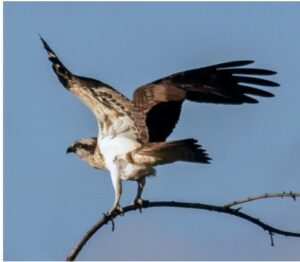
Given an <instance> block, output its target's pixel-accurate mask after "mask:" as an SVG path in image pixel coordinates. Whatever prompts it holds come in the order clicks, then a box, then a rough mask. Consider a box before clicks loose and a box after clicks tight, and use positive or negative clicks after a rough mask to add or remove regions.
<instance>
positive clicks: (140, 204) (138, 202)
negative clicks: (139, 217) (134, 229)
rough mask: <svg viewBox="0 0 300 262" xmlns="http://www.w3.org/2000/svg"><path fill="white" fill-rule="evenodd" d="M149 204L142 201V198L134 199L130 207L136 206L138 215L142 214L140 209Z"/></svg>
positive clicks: (146, 201)
mask: <svg viewBox="0 0 300 262" xmlns="http://www.w3.org/2000/svg"><path fill="white" fill-rule="evenodd" d="M147 203H149V201H148V200H143V199H142V198H136V199H135V200H134V201H133V202H132V205H134V206H136V207H137V208H138V209H139V211H140V213H142V208H143V207H144V206H145V204H147Z"/></svg>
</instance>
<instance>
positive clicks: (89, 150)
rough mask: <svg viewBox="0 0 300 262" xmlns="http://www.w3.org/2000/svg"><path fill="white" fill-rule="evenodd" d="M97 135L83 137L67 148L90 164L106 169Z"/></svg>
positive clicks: (69, 151) (68, 151)
mask: <svg viewBox="0 0 300 262" xmlns="http://www.w3.org/2000/svg"><path fill="white" fill-rule="evenodd" d="M97 145H98V144H97V138H96V137H86V138H81V139H78V140H76V141H75V142H73V143H72V144H71V145H70V146H69V147H68V148H67V154H68V153H75V154H76V155H77V156H78V157H79V158H80V159H81V160H83V161H85V162H87V163H88V164H89V165H90V166H92V167H94V168H99V169H106V168H105V165H104V161H103V156H102V155H101V153H100V151H99V148H98V146H97Z"/></svg>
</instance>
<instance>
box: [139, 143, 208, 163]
mask: <svg viewBox="0 0 300 262" xmlns="http://www.w3.org/2000/svg"><path fill="white" fill-rule="evenodd" d="M197 142H198V141H197V140H195V139H184V140H177V141H171V142H157V143H149V144H147V145H144V146H143V147H142V148H140V149H139V150H138V151H137V152H135V154H134V155H133V159H134V160H135V161H138V162H149V164H152V165H159V164H168V163H172V162H176V161H184V162H194V163H205V164H208V163H210V160H211V158H210V157H209V156H208V154H207V153H206V151H205V150H204V149H202V148H201V145H199V144H197Z"/></svg>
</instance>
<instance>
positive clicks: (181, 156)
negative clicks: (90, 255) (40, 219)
mask: <svg viewBox="0 0 300 262" xmlns="http://www.w3.org/2000/svg"><path fill="white" fill-rule="evenodd" d="M41 40H42V42H43V45H44V48H45V49H46V51H47V53H48V58H49V60H50V61H51V62H52V67H53V70H54V72H55V74H56V75H57V77H58V79H59V80H60V82H61V83H62V84H63V86H64V87H65V88H66V89H67V90H68V91H70V92H71V93H73V94H74V95H75V96H77V97H78V98H79V99H80V100H81V101H82V102H83V103H84V104H85V105H86V106H87V107H88V108H89V109H90V110H91V111H92V113H93V114H94V115H95V117H96V120H97V123H98V136H97V139H96V138H88V139H83V140H81V142H80V140H79V141H77V143H75V144H74V145H73V146H71V147H70V148H69V149H68V151H72V150H74V151H75V150H76V153H77V154H78V155H79V156H80V157H81V158H82V159H85V160H86V161H87V162H88V163H90V164H92V165H93V166H95V167H99V168H104V169H107V170H108V171H109V172H110V176H111V180H112V184H113V187H114V190H115V201H114V204H113V206H112V208H111V209H110V211H109V214H110V215H111V214H112V213H113V212H114V211H116V210H119V211H122V208H121V207H120V205H119V201H120V197H121V191H122V180H136V181H137V182H138V194H137V197H136V199H135V200H136V202H137V203H142V199H141V193H142V190H143V187H144V185H145V177H147V176H150V175H153V174H154V169H153V166H155V165H157V164H164V163H171V162H174V161H179V160H182V161H190V162H199V163H208V162H209V160H210V159H209V157H208V156H207V154H206V153H205V151H204V150H203V149H201V147H200V146H199V145H198V144H197V141H196V140H194V139H186V140H180V141H171V142H165V141H166V139H167V137H168V136H169V135H170V134H171V133H172V131H173V129H174V127H175V125H176V123H177V121H178V119H179V116H180V112H181V106H182V104H183V102H184V101H185V100H189V101H194V102H204V103H217V104H243V103H258V101H257V100H256V98H254V97H252V96H261V97H272V96H273V94H272V93H270V92H267V91H264V90H261V89H259V88H257V87H253V86H252V85H256V86H268V87H273V86H278V84H277V83H275V82H272V81H270V80H266V79H262V78H259V77H254V76H253V75H256V76H263V75H273V74H276V73H275V72H274V71H270V70H265V69H256V68H244V67H242V66H246V65H249V64H251V63H253V61H248V60H247V61H233V62H227V63H222V64H217V65H212V66H208V67H203V68H198V69H193V70H188V71H185V72H180V73H176V74H172V75H170V76H167V77H164V78H162V79H159V80H156V81H154V82H151V83H149V84H146V85H143V86H141V87H139V88H137V89H136V90H135V91H134V94H133V99H132V100H130V99H128V98H127V97H125V96H124V95H122V94H121V93H120V92H118V91H117V90H115V89H114V88H113V87H111V86H109V85H108V84H105V83H103V82H101V81H99V80H95V79H92V78H87V77H82V76H77V75H75V74H73V73H71V71H69V70H68V69H67V68H66V67H65V66H64V65H63V64H62V62H61V61H60V60H59V58H58V57H57V55H56V54H55V53H54V52H53V51H52V49H51V48H50V47H49V45H48V44H47V43H46V42H45V40H44V39H42V38H41ZM249 95H250V96H249ZM78 148H82V149H83V150H81V151H77V149H78ZM92 150H94V154H92V156H90V157H92V158H93V160H92V161H91V160H90V159H89V160H88V158H87V157H86V156H84V154H86V153H87V152H92ZM95 152H96V153H95ZM80 154H81V155H80ZM94 157H95V158H94Z"/></svg>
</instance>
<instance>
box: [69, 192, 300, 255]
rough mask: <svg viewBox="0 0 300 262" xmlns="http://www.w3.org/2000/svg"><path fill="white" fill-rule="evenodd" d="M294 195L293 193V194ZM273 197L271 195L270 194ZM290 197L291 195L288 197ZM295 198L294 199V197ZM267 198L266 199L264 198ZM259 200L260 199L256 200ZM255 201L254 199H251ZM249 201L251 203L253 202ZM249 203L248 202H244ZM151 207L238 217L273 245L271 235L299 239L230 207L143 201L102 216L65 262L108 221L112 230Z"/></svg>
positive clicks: (297, 235) (299, 234)
mask: <svg viewBox="0 0 300 262" xmlns="http://www.w3.org/2000/svg"><path fill="white" fill-rule="evenodd" d="M293 194H294V193H293ZM271 195H273V194H271ZM295 195H296V196H299V194H297V193H296V194H295ZM290 196H291V195H290ZM296 196H295V197H296ZM264 198H267V197H264ZM257 199H260V198H257ZM253 200H255V199H253ZM253 200H251V201H253ZM246 202H249V201H246ZM243 203H244V202H243ZM151 207H179V208H193V209H202V210H209V211H215V212H220V213H225V214H230V215H233V216H237V217H240V218H242V219H245V220H247V221H249V222H251V223H253V224H255V225H257V226H259V227H261V228H262V229H264V230H266V231H267V232H268V233H269V234H270V236H271V243H272V244H273V245H274V242H273V235H275V234H278V235H283V236H287V237H288V236H289V237H300V233H295V232H289V231H284V230H280V229H278V228H275V227H272V226H270V225H268V224H266V223H263V222H261V221H260V220H259V219H257V218H255V217H252V216H249V215H247V214H245V213H243V212H240V208H238V209H234V208H231V207H230V206H227V205H225V206H215V205H207V204H201V203H186V202H175V201H157V202H148V201H144V203H143V205H142V206H137V205H130V206H126V207H124V208H123V213H120V212H118V211H117V212H116V213H114V214H113V215H111V216H107V215H103V216H102V217H101V218H100V220H99V221H98V222H97V223H96V224H95V225H94V226H93V227H92V228H91V229H90V230H89V231H88V232H87V233H86V234H85V235H84V236H83V237H82V238H81V239H80V241H79V242H78V244H77V245H76V246H75V247H74V248H73V250H72V251H71V253H70V254H69V256H68V257H67V259H66V261H73V260H75V259H76V257H77V255H78V254H79V252H80V251H81V249H82V248H83V246H84V245H85V244H86V242H87V241H88V240H89V239H90V238H91V237H92V236H93V235H94V234H95V233H96V232H97V231H98V230H99V229H100V228H101V227H102V226H104V225H105V224H107V223H108V222H109V221H111V222H112V225H113V229H114V222H113V221H114V220H113V219H115V218H116V217H118V216H120V215H122V214H125V213H127V212H130V211H135V210H139V209H141V208H151Z"/></svg>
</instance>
